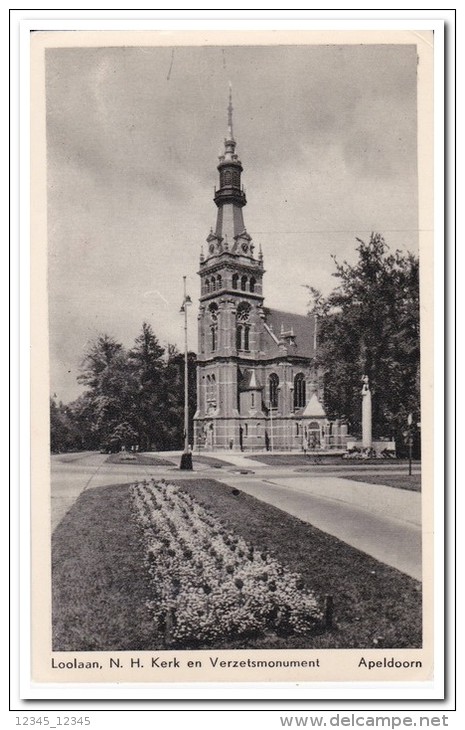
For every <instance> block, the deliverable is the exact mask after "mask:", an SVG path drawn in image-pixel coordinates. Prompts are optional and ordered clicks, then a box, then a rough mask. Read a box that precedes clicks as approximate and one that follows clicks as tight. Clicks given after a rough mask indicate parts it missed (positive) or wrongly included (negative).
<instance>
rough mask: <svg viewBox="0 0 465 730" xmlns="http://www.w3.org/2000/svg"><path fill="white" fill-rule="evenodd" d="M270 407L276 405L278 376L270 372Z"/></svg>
mask: <svg viewBox="0 0 465 730" xmlns="http://www.w3.org/2000/svg"><path fill="white" fill-rule="evenodd" d="M268 383H269V395H270V408H277V407H278V388H279V378H278V376H277V375H276V373H271V375H270V377H269V379H268Z"/></svg>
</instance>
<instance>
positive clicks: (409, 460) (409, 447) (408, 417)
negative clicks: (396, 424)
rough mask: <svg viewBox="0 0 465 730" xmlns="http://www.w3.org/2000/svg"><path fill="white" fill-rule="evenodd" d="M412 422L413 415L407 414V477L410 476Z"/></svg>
mask: <svg viewBox="0 0 465 730" xmlns="http://www.w3.org/2000/svg"><path fill="white" fill-rule="evenodd" d="M412 422H413V414H412V413H409V414H408V416H407V424H408V475H409V477H411V476H412V445H413V438H412Z"/></svg>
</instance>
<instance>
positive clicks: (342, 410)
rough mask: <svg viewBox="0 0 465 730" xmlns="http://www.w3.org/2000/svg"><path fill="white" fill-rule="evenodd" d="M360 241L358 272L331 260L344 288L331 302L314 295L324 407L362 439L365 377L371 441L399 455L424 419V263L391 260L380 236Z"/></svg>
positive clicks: (397, 255)
mask: <svg viewBox="0 0 465 730" xmlns="http://www.w3.org/2000/svg"><path fill="white" fill-rule="evenodd" d="M357 241H358V244H359V245H358V247H357V251H358V261H357V262H356V264H354V265H351V264H348V263H347V262H346V261H344V262H343V263H342V264H341V263H339V262H338V261H337V260H336V259H335V257H333V259H334V261H335V265H336V271H335V272H334V274H333V275H334V276H335V277H336V278H337V279H338V280H339V285H338V287H337V288H336V289H335V290H334V291H333V292H332V293H331V294H330V295H329V296H328V297H323V296H322V295H321V293H320V292H319V291H317V290H315V289H312V288H311V287H309V289H310V291H311V294H312V300H313V301H312V312H313V313H315V314H317V315H318V352H317V364H318V365H319V367H320V368H321V371H322V374H323V380H324V391H325V407H326V410H327V413H328V416H329V417H331V418H341V417H342V418H346V419H347V420H348V421H349V422H350V428H351V432H352V433H353V434H356V433H357V432H360V428H361V396H360V393H361V378H362V376H363V375H364V374H366V375H368V377H369V379H370V388H371V391H372V397H373V435H374V436H375V437H376V436H377V437H380V436H390V437H391V438H394V439H395V440H396V443H397V445H398V446H399V447H401V446H402V444H403V442H404V437H403V432H404V431H405V429H406V423H407V416H408V414H409V413H412V414H413V418H414V422H416V421H418V420H419V418H420V387H419V386H420V383H419V369H420V319H419V312H420V309H419V262H418V258H417V257H416V256H414V255H413V254H412V253H403V252H400V251H395V252H394V253H391V252H390V251H389V247H388V246H387V244H386V243H385V241H384V239H383V237H382V236H381V235H379V234H372V235H371V238H370V241H369V242H368V243H365V242H364V241H361V240H360V239H357Z"/></svg>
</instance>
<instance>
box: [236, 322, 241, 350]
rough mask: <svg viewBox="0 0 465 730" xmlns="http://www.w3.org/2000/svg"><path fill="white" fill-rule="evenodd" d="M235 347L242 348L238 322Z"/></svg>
mask: <svg viewBox="0 0 465 730" xmlns="http://www.w3.org/2000/svg"><path fill="white" fill-rule="evenodd" d="M236 348H237V349H238V350H242V325H241V324H238V325H237V327H236Z"/></svg>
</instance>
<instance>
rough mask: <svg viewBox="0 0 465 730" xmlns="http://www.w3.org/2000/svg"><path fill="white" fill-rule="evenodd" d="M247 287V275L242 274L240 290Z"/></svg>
mask: <svg viewBox="0 0 465 730" xmlns="http://www.w3.org/2000/svg"><path fill="white" fill-rule="evenodd" d="M246 289H247V277H246V276H245V275H244V276H243V277H242V279H241V290H242V291H246Z"/></svg>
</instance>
